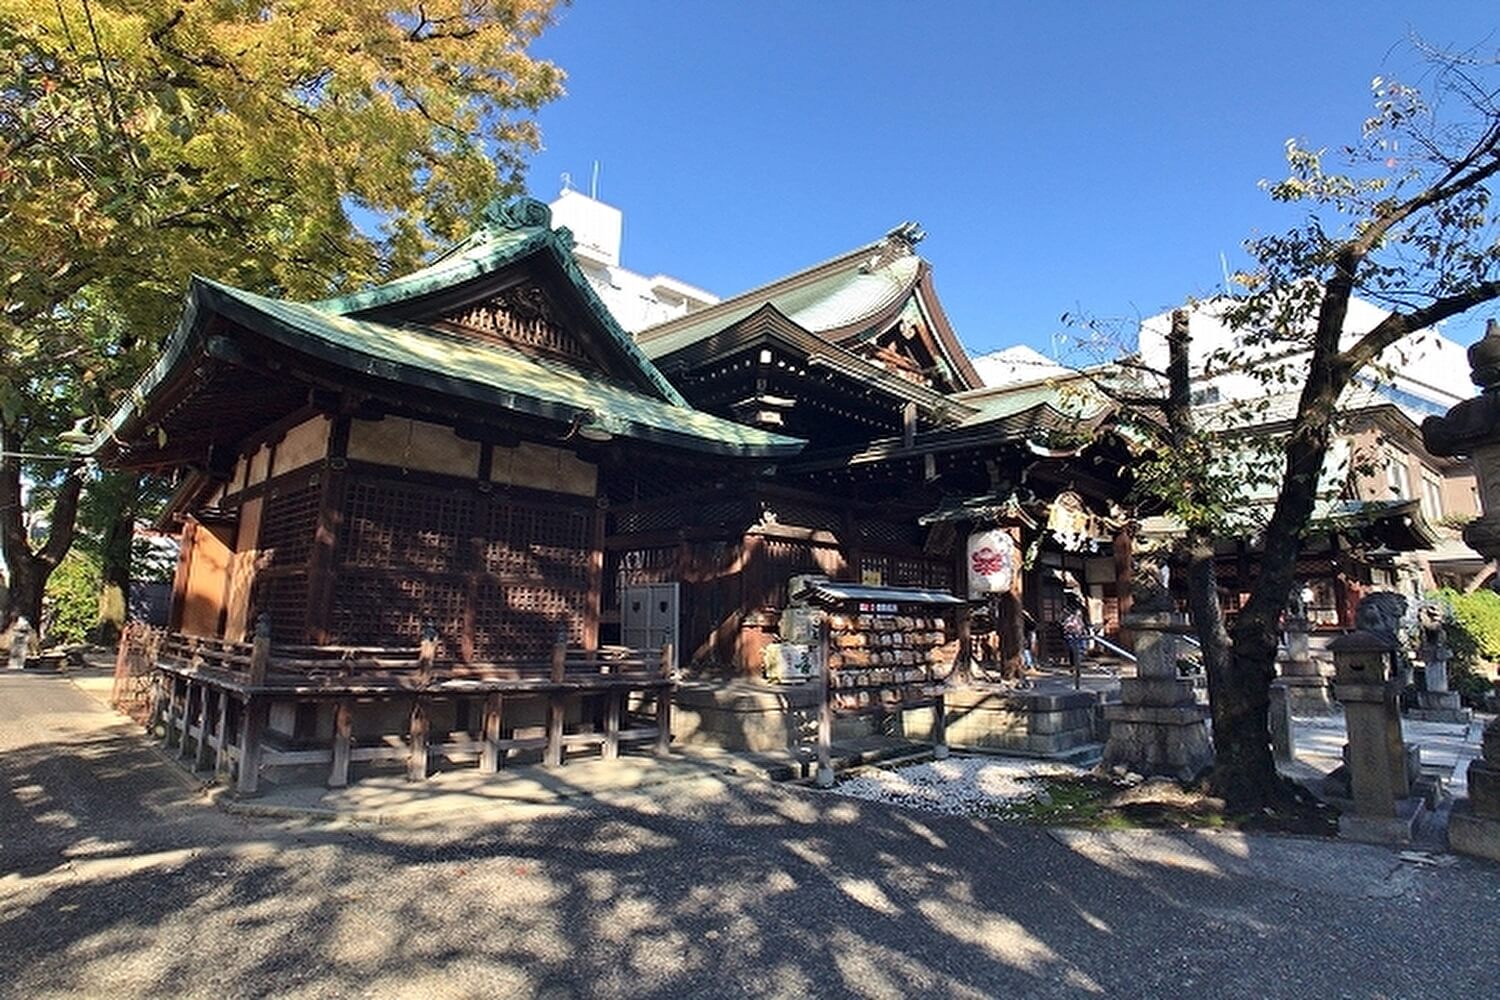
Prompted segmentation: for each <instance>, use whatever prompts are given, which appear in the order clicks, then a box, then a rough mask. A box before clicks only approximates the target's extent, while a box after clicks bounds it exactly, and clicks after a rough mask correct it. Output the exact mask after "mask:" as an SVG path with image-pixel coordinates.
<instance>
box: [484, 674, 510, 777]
mask: <svg viewBox="0 0 1500 1000" xmlns="http://www.w3.org/2000/svg"><path fill="white" fill-rule="evenodd" d="M504 708H505V701H504V695H502V694H501V693H500V692H499V691H491V692H490V694H489V696H488V697H486V698H485V699H484V746H483V748H481V750H480V752H479V773H480V774H494V773H495V772H496V771H498V770H500V732H501V729H500V721H501V712H502V711H503V710H504Z"/></svg>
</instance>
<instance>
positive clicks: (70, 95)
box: [0, 0, 562, 627]
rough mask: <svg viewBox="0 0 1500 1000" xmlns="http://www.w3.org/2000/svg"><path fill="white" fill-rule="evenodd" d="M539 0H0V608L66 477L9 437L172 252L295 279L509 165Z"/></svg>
mask: <svg viewBox="0 0 1500 1000" xmlns="http://www.w3.org/2000/svg"><path fill="white" fill-rule="evenodd" d="M554 2H555V0H426V2H424V3H420V4H417V3H402V2H390V0H387V2H380V0H306V2H299V3H295V4H294V3H289V2H280V0H270V2H266V3H259V4H248V5H245V4H203V3H198V4H185V3H181V2H179V0H58V2H56V3H48V4H38V3H35V2H33V0H0V452H3V456H0V544H3V552H4V556H5V560H6V563H7V565H8V566H9V568H10V572H11V576H12V581H11V588H10V598H9V602H8V606H7V607H5V608H4V609H3V614H0V625H4V626H7V627H8V625H9V624H10V622H11V621H13V620H14V618H15V617H16V616H17V615H19V614H25V615H28V616H30V617H32V618H33V620H35V616H36V615H37V614H38V612H39V610H40V603H41V593H42V587H43V586H44V584H45V581H46V577H47V575H48V574H49V573H50V572H51V570H52V568H54V567H55V566H56V565H57V563H58V561H59V560H60V559H61V558H62V555H63V554H64V553H65V552H66V551H67V549H68V547H69V545H70V544H71V542H72V537H73V530H74V521H75V516H76V511H77V508H78V503H79V497H80V493H81V490H82V487H83V482H84V479H83V475H82V470H81V469H79V468H77V467H76V466H75V467H69V466H66V465H62V466H59V465H57V464H56V463H53V464H47V465H43V464H38V463H36V462H34V461H31V460H28V459H26V458H23V457H21V456H23V455H26V454H35V453H38V452H42V453H45V452H55V451H57V450H59V449H58V448H57V446H56V435H57V434H58V433H59V432H60V431H62V430H64V429H66V428H67V427H68V426H70V425H71V423H72V422H73V421H74V420H76V419H77V418H80V417H90V416H98V415H100V414H103V413H105V412H108V411H109V410H110V409H111V408H112V406H113V405H114V404H116V403H117V402H118V401H119V399H120V398H122V394H123V392H124V391H125V387H126V386H128V385H129V384H130V382H131V381H132V380H133V378H134V377H135V376H136V375H137V374H138V373H139V371H140V369H141V367H142V364H143V363H144V361H145V359H146V358H148V357H150V356H152V355H153V354H154V350H153V348H154V346H155V342H156V341H157V340H158V339H159V338H160V337H162V336H164V335H165V333H166V332H167V331H168V330H169V329H170V326H171V323H172V321H173V320H174V319H175V314H176V311H177V309H178V308H179V302H180V295H181V290H182V288H183V286H184V284H185V283H186V280H187V278H188V277H189V275H191V274H192V273H195V272H197V273H205V274H209V275H211V276H213V277H215V278H217V279H220V280H223V281H226V282H229V283H232V284H235V285H239V286H242V287H247V288H251V289H254V290H257V291H260V292H263V293H267V294H273V295H282V296H289V297H305V298H316V297H319V296H323V295H327V294H331V293H334V292H338V291H342V290H346V289H349V288H353V287H357V286H361V285H364V284H367V283H369V282H371V281H375V280H379V279H380V278H382V277H383V276H385V275H388V274H390V273H392V272H400V271H404V270H407V269H410V268H411V267H413V266H414V265H416V264H417V263H418V262H419V261H420V259H421V258H422V256H423V255H424V254H425V253H427V252H428V251H429V250H430V249H431V248H432V247H433V246H434V245H436V244H438V243H440V242H444V241H449V240H452V239H455V238H457V237H459V236H460V235H463V233H464V232H465V231H466V229H467V228H468V226H469V224H470V223H472V222H474V221H475V220H476V219H477V218H478V215H479V213H480V211H481V210H482V208H483V207H484V206H485V205H486V204H488V203H489V202H490V201H492V200H493V199H494V198H495V197H497V196H499V195H501V194H504V193H507V192H509V191H512V190H515V189H517V188H518V187H519V185H520V180H521V175H522V169H523V165H524V161H525V157H526V154H527V153H529V152H530V151H531V150H533V149H535V148H536V147H537V145H538V133H537V129H536V124H535V121H534V117H533V115H534V112H535V111H536V110H537V109H538V108H539V107H540V106H541V105H542V104H543V103H545V102H547V101H549V100H552V99H553V98H555V97H557V96H558V95H559V94H560V93H561V85H562V73H561V71H559V70H558V69H557V68H556V67H555V66H553V65H552V64H550V63H548V62H545V61H541V60H537V59H535V58H533V57H531V56H530V55H528V54H527V45H528V44H529V43H530V42H531V41H532V40H533V39H534V38H536V37H537V35H538V34H539V33H540V32H541V31H542V30H543V29H544V28H545V27H546V26H547V25H548V24H549V23H550V22H551V17H552V9H553V6H554ZM23 476H25V477H26V478H29V479H32V480H34V481H35V482H37V483H38V484H39V486H40V487H41V489H40V491H39V494H38V495H39V496H40V495H42V494H48V495H49V496H50V499H51V503H52V510H51V515H50V517H49V518H48V520H49V522H50V523H49V528H48V534H47V536H46V538H45V541H44V542H41V543H40V544H34V543H33V540H32V539H31V538H30V537H28V533H27V530H26V525H25V524H24V523H23V517H22V514H23V510H22V485H21V484H22V480H23Z"/></svg>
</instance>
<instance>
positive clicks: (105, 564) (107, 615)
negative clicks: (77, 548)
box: [93, 472, 141, 646]
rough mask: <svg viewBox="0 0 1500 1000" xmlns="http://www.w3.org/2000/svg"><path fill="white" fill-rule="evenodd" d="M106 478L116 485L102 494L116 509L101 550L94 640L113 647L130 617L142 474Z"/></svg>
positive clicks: (108, 519)
mask: <svg viewBox="0 0 1500 1000" xmlns="http://www.w3.org/2000/svg"><path fill="white" fill-rule="evenodd" d="M105 475H106V478H109V479H113V480H115V481H114V482H110V483H108V485H107V486H106V487H105V488H104V489H103V490H101V491H100V492H101V493H102V495H104V496H107V497H108V498H109V500H110V501H111V506H113V507H114V509H113V510H112V511H109V512H108V513H107V514H106V515H105V525H104V536H103V538H102V539H101V544H100V549H99V551H100V593H99V620H98V622H97V623H96V624H95V626H94V636H93V640H94V641H95V642H97V643H99V644H100V645H105V646H109V645H113V644H114V643H115V642H116V641H117V640H118V639H119V637H120V630H121V629H122V628H123V627H124V625H125V618H126V615H127V608H126V601H127V600H128V599H129V596H130V576H131V549H132V547H133V544H134V541H135V519H136V515H137V513H138V512H139V509H140V495H141V477H140V474H139V473H126V472H114V473H106V474H105ZM101 485H102V484H101Z"/></svg>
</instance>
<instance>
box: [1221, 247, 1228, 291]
mask: <svg viewBox="0 0 1500 1000" xmlns="http://www.w3.org/2000/svg"><path fill="white" fill-rule="evenodd" d="M1219 270H1220V271H1222V272H1224V294H1225V295H1228V294H1229V258H1228V257H1225V256H1224V251H1223V250H1220V251H1219Z"/></svg>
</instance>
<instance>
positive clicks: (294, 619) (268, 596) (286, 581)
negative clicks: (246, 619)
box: [229, 571, 307, 642]
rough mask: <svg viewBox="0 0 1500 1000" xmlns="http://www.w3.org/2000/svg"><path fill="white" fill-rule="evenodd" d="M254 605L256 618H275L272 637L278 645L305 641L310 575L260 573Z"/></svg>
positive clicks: (302, 573) (256, 583) (254, 592)
mask: <svg viewBox="0 0 1500 1000" xmlns="http://www.w3.org/2000/svg"><path fill="white" fill-rule="evenodd" d="M251 606H252V607H253V608H254V609H255V616H256V618H259V617H260V616H261V615H262V614H267V615H270V616H271V638H272V639H273V640H275V641H276V642H303V641H305V639H306V634H305V632H304V628H305V626H306V623H307V574H306V573H305V572H301V571H297V572H290V573H283V572H262V573H260V574H258V575H257V576H256V577H255V585H254V588H253V590H252V593H251ZM229 638H231V639H240V638H243V637H242V636H230V637H229Z"/></svg>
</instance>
